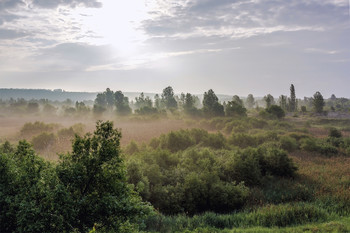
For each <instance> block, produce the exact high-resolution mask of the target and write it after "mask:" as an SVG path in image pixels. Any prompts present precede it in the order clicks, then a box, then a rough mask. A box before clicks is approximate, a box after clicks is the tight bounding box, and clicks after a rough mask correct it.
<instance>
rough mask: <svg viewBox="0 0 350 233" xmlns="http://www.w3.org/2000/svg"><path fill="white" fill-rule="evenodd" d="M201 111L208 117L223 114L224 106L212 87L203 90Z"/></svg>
mask: <svg viewBox="0 0 350 233" xmlns="http://www.w3.org/2000/svg"><path fill="white" fill-rule="evenodd" d="M203 112H204V114H206V115H207V116H209V117H213V116H224V115H225V112H224V106H223V105H222V104H220V103H219V99H218V97H217V96H216V95H215V93H214V91H213V90H212V89H210V90H209V91H208V92H204V96H203Z"/></svg>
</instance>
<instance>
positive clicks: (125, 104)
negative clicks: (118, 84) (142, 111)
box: [114, 91, 131, 115]
mask: <svg viewBox="0 0 350 233" xmlns="http://www.w3.org/2000/svg"><path fill="white" fill-rule="evenodd" d="M114 98H115V106H116V108H117V113H118V114H120V115H128V114H130V113H131V108H130V106H129V98H128V97H126V96H124V94H123V92H121V91H116V92H115V93H114Z"/></svg>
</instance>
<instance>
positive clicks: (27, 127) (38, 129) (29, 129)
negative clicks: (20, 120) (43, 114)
mask: <svg viewBox="0 0 350 233" xmlns="http://www.w3.org/2000/svg"><path fill="white" fill-rule="evenodd" d="M56 127H57V126H56V125H54V124H45V123H44V122H40V121H36V122H34V123H31V122H29V123H25V124H24V125H23V127H22V129H21V135H23V136H26V135H35V134H39V133H43V132H50V131H52V130H53V129H54V128H56Z"/></svg>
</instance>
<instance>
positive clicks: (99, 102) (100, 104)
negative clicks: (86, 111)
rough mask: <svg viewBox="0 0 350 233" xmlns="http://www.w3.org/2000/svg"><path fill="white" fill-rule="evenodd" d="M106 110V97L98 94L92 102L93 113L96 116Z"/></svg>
mask: <svg viewBox="0 0 350 233" xmlns="http://www.w3.org/2000/svg"><path fill="white" fill-rule="evenodd" d="M106 109H107V99H106V95H105V94H103V93H98V94H97V96H96V99H95V101H94V107H93V112H94V113H95V114H97V115H100V114H102V113H103V112H104V111H106Z"/></svg>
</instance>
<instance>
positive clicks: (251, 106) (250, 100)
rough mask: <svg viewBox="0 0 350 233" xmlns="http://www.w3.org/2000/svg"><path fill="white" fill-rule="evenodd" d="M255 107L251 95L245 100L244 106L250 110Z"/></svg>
mask: <svg viewBox="0 0 350 233" xmlns="http://www.w3.org/2000/svg"><path fill="white" fill-rule="evenodd" d="M254 105H255V99H254V96H253V95H252V94H249V95H248V97H247V100H246V106H247V108H249V109H252V108H253V107H254Z"/></svg>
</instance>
